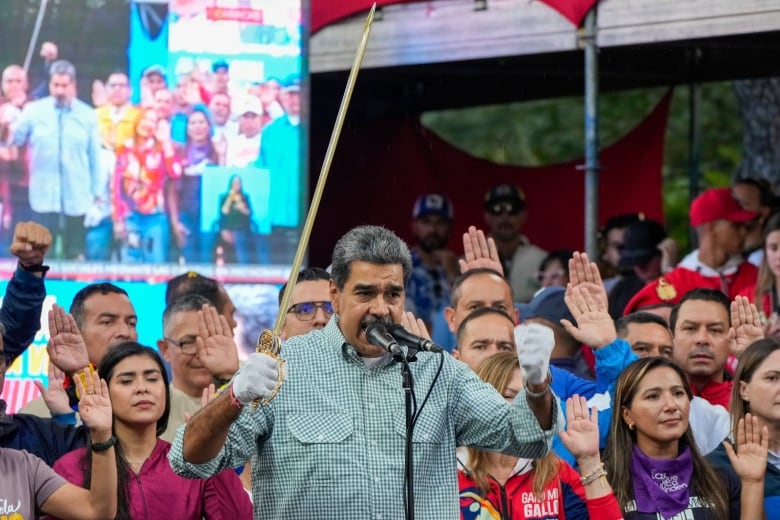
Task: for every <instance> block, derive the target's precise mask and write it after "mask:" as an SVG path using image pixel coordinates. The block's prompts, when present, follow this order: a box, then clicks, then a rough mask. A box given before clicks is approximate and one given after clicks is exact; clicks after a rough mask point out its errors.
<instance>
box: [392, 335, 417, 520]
mask: <svg viewBox="0 0 780 520" xmlns="http://www.w3.org/2000/svg"><path fill="white" fill-rule="evenodd" d="M417 352H418V350H417V349H415V348H408V351H407V353H406V354H405V355H404V353H403V351H401V352H400V353H396V354H394V355H393V358H394V359H395V360H396V361H398V362H400V363H401V379H402V383H401V386H402V388H403V389H404V397H405V401H406V449H405V457H404V458H405V465H404V468H405V474H404V481H405V484H406V520H414V443H413V442H412V439H413V434H414V414H415V410H414V380H413V379H412V370H411V367H410V366H409V363H410V362H413V361H417Z"/></svg>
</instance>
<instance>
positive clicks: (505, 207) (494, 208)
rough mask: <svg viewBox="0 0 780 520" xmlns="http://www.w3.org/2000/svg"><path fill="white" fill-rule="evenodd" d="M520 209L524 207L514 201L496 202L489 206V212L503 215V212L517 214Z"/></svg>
mask: <svg viewBox="0 0 780 520" xmlns="http://www.w3.org/2000/svg"><path fill="white" fill-rule="evenodd" d="M520 211H522V209H521V208H520V206H518V205H517V204H515V203H514V202H496V203H495V204H491V205H489V206H488V207H487V212H488V213H490V214H491V215H501V214H502V213H508V214H509V215H517V214H518V213H520Z"/></svg>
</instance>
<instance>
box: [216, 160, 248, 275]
mask: <svg viewBox="0 0 780 520" xmlns="http://www.w3.org/2000/svg"><path fill="white" fill-rule="evenodd" d="M219 212H220V218H219V235H220V240H222V242H224V243H225V244H226V245H230V246H231V249H232V250H233V252H234V253H235V261H236V262H237V263H239V264H251V263H253V259H252V252H253V246H252V205H251V204H250V203H249V195H248V194H247V193H246V192H245V191H244V185H243V180H242V179H241V176H240V175H238V174H234V175H231V176H230V180H229V181H228V191H227V193H224V194H223V195H222V196H221V197H220V200H219Z"/></svg>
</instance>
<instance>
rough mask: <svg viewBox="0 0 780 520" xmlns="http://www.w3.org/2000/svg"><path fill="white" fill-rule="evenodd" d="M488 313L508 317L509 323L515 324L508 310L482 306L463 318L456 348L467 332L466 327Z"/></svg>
mask: <svg viewBox="0 0 780 520" xmlns="http://www.w3.org/2000/svg"><path fill="white" fill-rule="evenodd" d="M488 314H489V315H495V316H501V317H502V318H506V319H507V320H509V323H511V324H512V327H514V326H515V320H513V319H512V317H511V316H510V315H509V314H508V313H507V312H505V311H502V310H501V309H496V308H495V307H480V308H479V309H477V310H475V311H473V312H470V313H469V314H468V315H467V316H466V317H465V318H463V321H461V322H460V326H459V327H458V332H457V334H456V338H457V341H456V348H460V340H461V338H462V337H463V334H465V333H466V327H467V326H468V324H469V323H471V322H472V321H474V320H476V319H478V318H481V317H482V316H486V315H488Z"/></svg>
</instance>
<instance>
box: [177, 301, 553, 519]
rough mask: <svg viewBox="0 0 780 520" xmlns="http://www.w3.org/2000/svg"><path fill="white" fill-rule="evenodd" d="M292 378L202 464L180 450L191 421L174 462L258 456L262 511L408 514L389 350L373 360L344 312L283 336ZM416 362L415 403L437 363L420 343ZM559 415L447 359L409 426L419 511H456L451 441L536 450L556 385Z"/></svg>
mask: <svg viewBox="0 0 780 520" xmlns="http://www.w3.org/2000/svg"><path fill="white" fill-rule="evenodd" d="M283 353H284V357H285V359H286V360H287V380H286V381H285V383H284V384H283V385H282V388H281V390H280V391H279V394H278V395H277V397H276V399H274V400H273V401H272V402H271V404H269V405H267V406H261V407H258V408H257V409H255V408H253V407H251V406H247V407H245V408H244V410H243V411H242V412H241V414H240V415H239V417H238V419H236V421H235V422H234V423H233V424H232V426H231V427H230V430H229V433H228V439H227V442H226V443H225V446H224V447H223V448H222V450H221V451H220V453H219V454H218V455H217V456H216V457H215V458H214V459H213V460H211V461H208V462H205V463H203V464H190V463H188V462H185V461H184V459H183V456H182V446H183V436H184V429H185V428H186V425H184V426H182V427H181V428H180V429H179V431H178V432H177V436H176V440H175V442H174V445H173V448H172V449H171V451H170V455H169V457H170V461H171V465H172V466H173V468H174V470H175V471H176V472H177V473H179V474H180V475H183V476H185V477H189V478H206V477H209V476H211V475H214V474H216V473H217V472H219V471H220V470H222V469H224V468H226V467H237V466H240V465H242V464H244V462H246V461H247V460H248V459H250V458H251V461H252V482H253V491H252V496H253V502H254V508H255V518H256V519H274V520H277V519H282V518H294V519H296V520H302V519H317V520H325V519H333V520H350V519H355V520H367V519H375V520H390V519H399V520H400V519H402V518H404V443H405V436H406V426H405V412H404V409H405V408H404V406H405V405H404V393H403V390H402V388H401V371H400V366H399V364H397V363H395V362H393V361H392V360H391V359H390V358H389V356H388V358H387V359H386V360H384V361H383V362H381V363H379V364H378V365H376V366H374V367H367V366H366V365H365V364H364V363H363V361H362V359H361V358H360V357H359V356H358V355H357V354H356V352H355V350H354V349H353V348H352V347H351V346H350V345H348V344H347V342H346V340H345V339H344V336H343V334H342V333H341V330H340V329H339V327H338V316H335V317H334V319H331V320H330V322H329V323H328V325H327V326H326V327H325V328H324V329H322V330H319V331H314V332H311V333H309V334H306V335H304V336H300V337H297V338H292V339H291V340H290V341H288V342H286V343H285V344H284V348H283ZM418 358H419V359H418V361H416V362H414V363H413V364H412V373H413V376H414V385H415V388H414V391H415V395H416V397H417V403H418V406H419V404H421V403H422V400H423V399H424V397H425V394H426V393H427V391H428V388H429V387H430V386H431V384H432V382H433V379H434V375H435V374H436V370H437V369H438V366H439V362H440V361H439V355H437V354H432V353H427V352H422V353H420V354H418ZM553 400H554V402H553V408H552V409H553V411H554V412H553V425H552V428H551V429H550V430H549V431H544V430H542V429H541V427H540V426H539V423H538V421H537V420H536V418H535V416H534V414H533V413H532V411H531V409H530V408H529V406H528V403H527V402H526V399H525V396H524V395H522V393H521V395H519V396H518V397H517V398H516V399H515V400H514V402H513V403H512V404H511V405H510V404H508V403H507V402H506V401H505V400H504V398H503V397H501V395H499V394H498V392H496V391H495V389H494V388H493V387H492V386H490V385H488V384H486V383H483V382H482V381H481V380H480V379H479V378H478V377H477V376H476V375H475V374H474V372H472V371H471V369H470V368H469V367H468V366H466V365H465V364H463V363H461V362H459V361H455V360H454V359H453V358H451V357H450V356H449V355H448V354H446V353H445V354H444V366H443V368H442V372H441V375H440V376H439V379H438V381H437V382H436V386H435V387H434V389H433V391H432V393H431V396H430V398H429V400H428V403H427V404H426V405H425V408H424V410H423V412H422V415H421V416H420V417H419V420H418V421H417V425H416V427H415V430H414V489H415V490H416V492H415V512H416V516H417V518H421V519H426V520H436V519H446V520H456V519H457V518H458V517H459V512H458V484H457V465H456V457H455V447H456V446H473V447H476V448H482V449H488V450H494V451H501V452H505V453H510V454H513V455H515V456H517V457H524V458H537V457H541V456H543V455H544V454H546V453H547V452H548V450H549V449H550V445H551V442H552V438H553V436H554V435H555V434H556V433H557V432H558V431H560V428H561V425H562V424H563V415H562V413H561V406H560V402H559V401H558V399H557V398H556V397H554V396H553Z"/></svg>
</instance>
